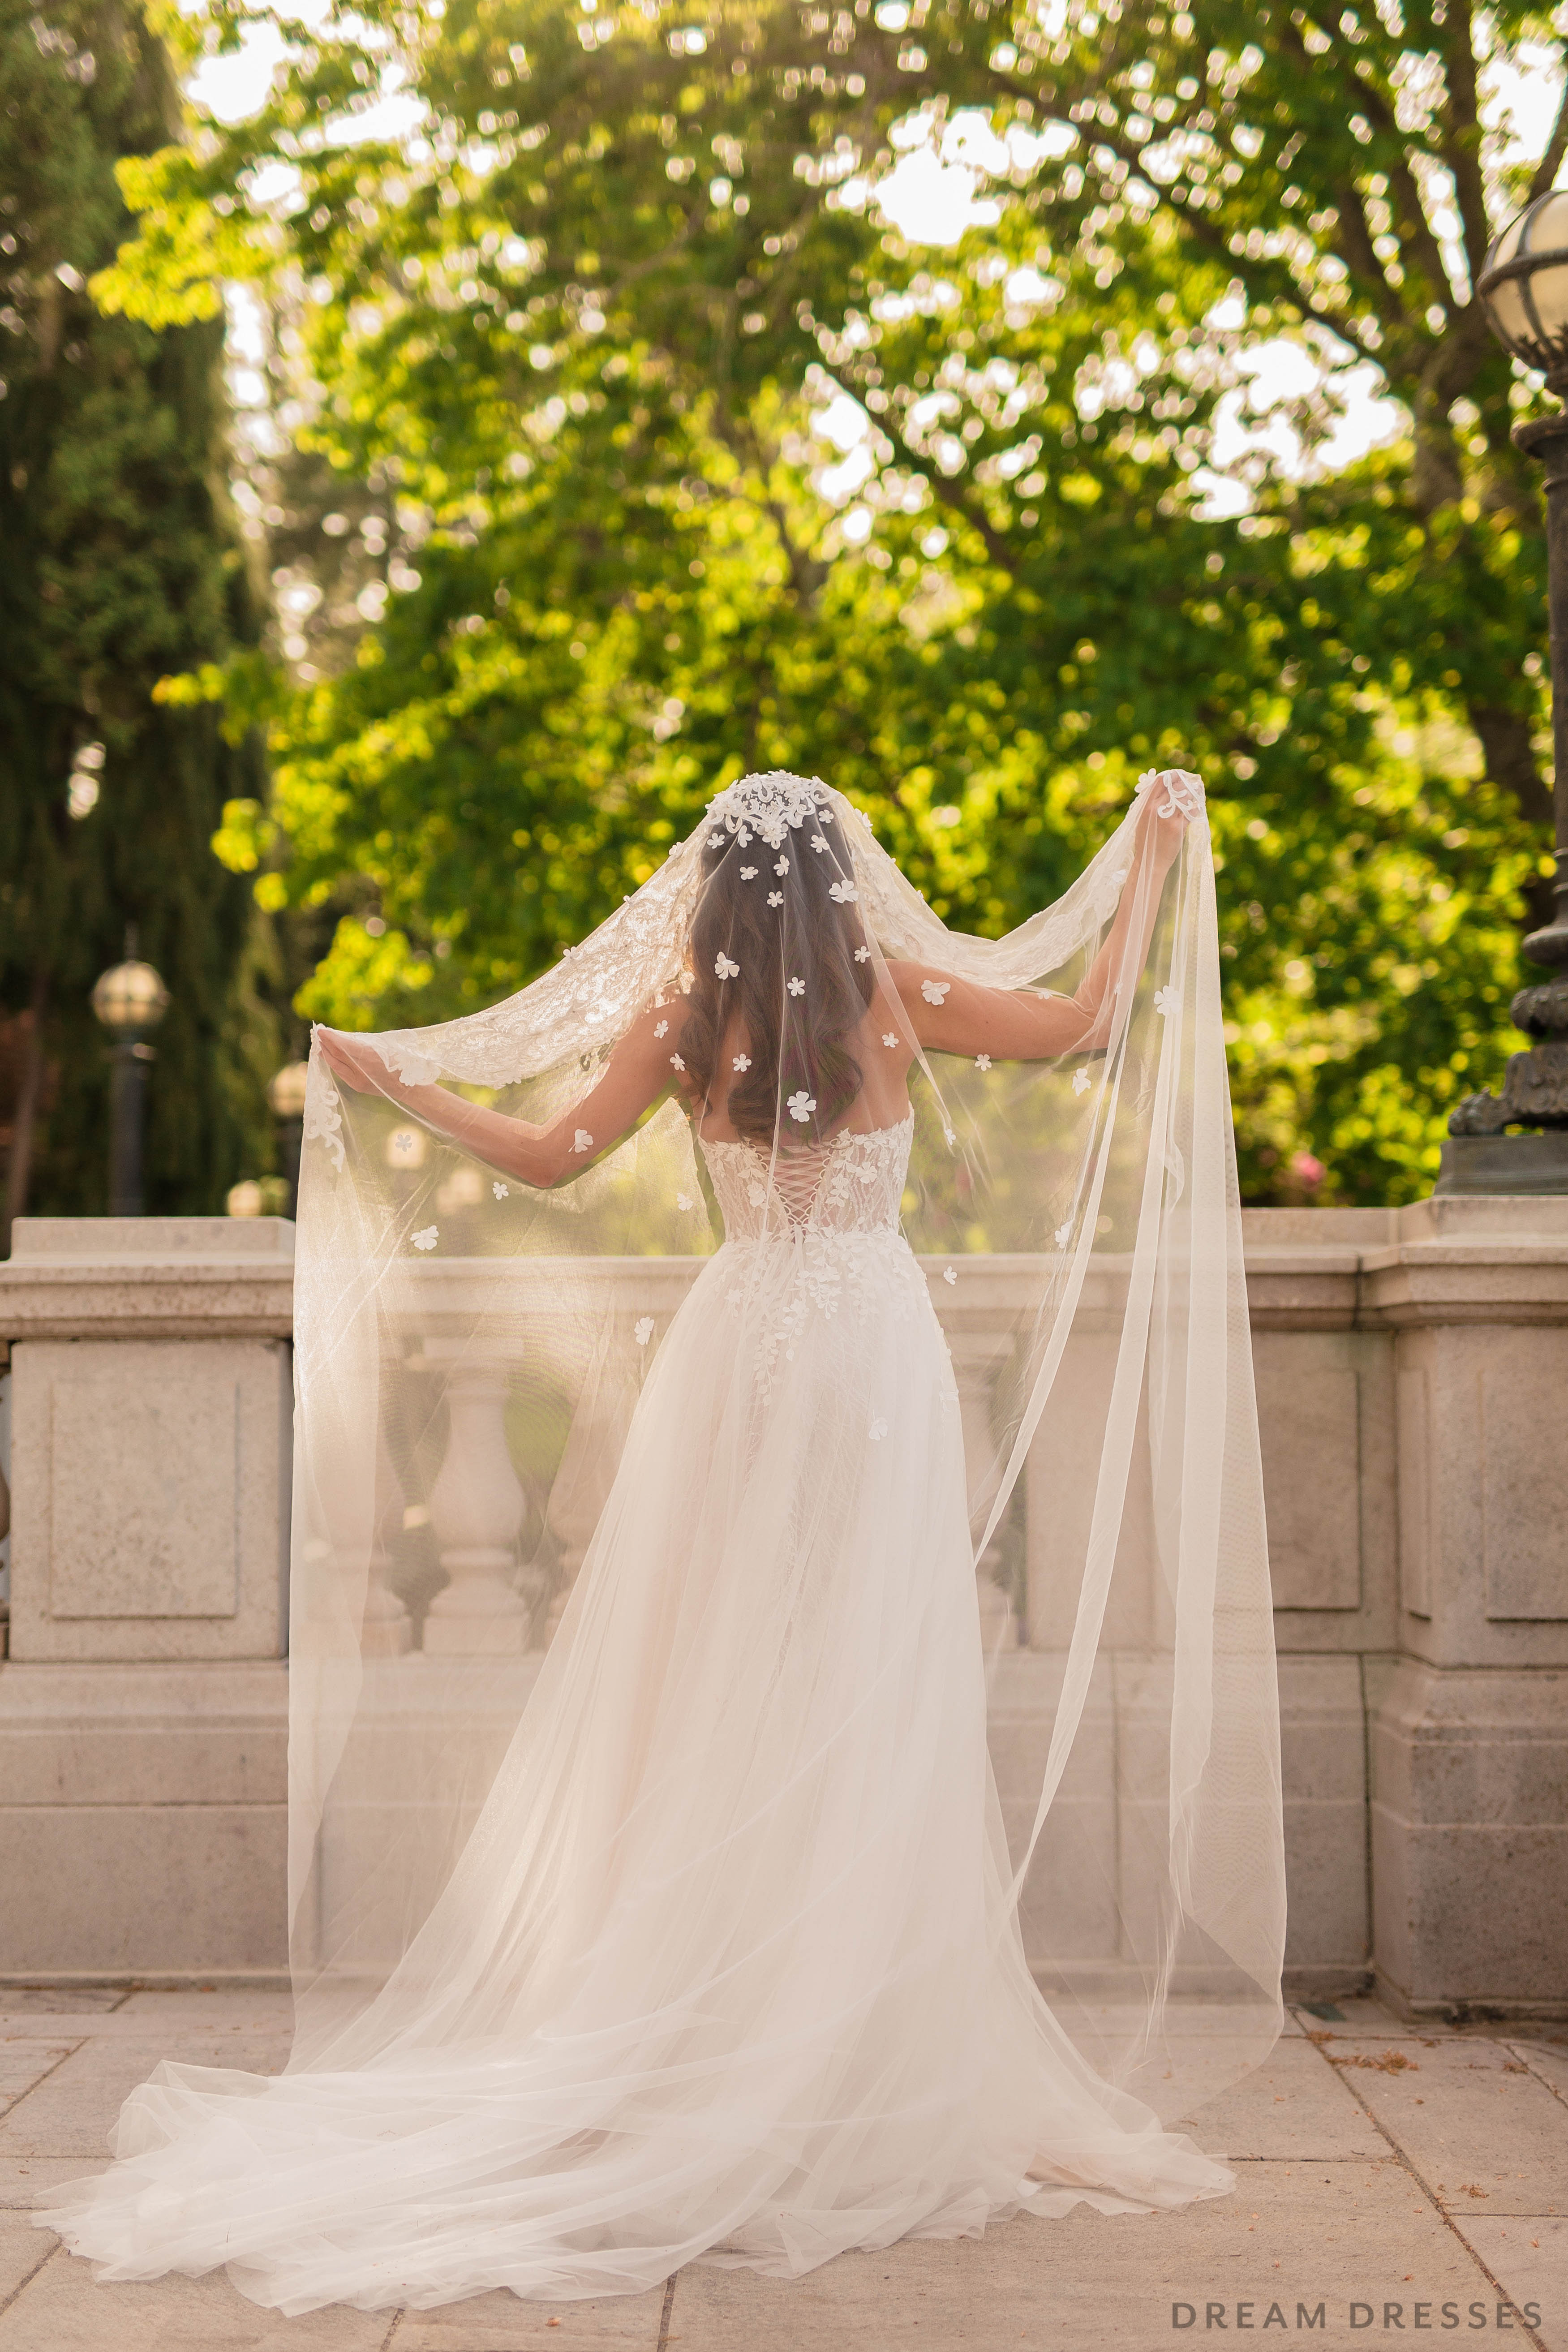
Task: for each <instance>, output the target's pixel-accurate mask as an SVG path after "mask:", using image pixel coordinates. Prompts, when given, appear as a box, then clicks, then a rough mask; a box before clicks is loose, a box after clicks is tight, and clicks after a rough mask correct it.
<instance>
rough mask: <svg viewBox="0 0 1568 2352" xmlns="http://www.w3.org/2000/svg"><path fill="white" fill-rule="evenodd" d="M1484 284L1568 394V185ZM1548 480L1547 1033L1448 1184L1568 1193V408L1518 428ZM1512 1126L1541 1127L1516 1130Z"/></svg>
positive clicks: (1472, 1098)
mask: <svg viewBox="0 0 1568 2352" xmlns="http://www.w3.org/2000/svg"><path fill="white" fill-rule="evenodd" d="M1476 291H1477V293H1478V295H1479V298H1480V301H1481V307H1482V309H1483V310H1485V312H1486V315H1487V320H1488V323H1489V326H1490V328H1491V330H1492V332H1493V334H1495V335H1496V337H1497V339H1498V341H1500V343H1501V344H1503V346H1504V347H1505V349H1507V350H1508V351H1510V352H1512V353H1513V354H1514V356H1515V358H1516V359H1521V360H1522V361H1523V362H1524V363H1525V365H1526V366H1527V367H1531V368H1538V369H1539V370H1540V371H1541V373H1542V374H1543V375H1544V376H1545V378H1546V382H1547V386H1548V389H1549V390H1550V391H1552V393H1554V394H1556V396H1557V398H1558V399H1559V400H1562V401H1568V189H1555V190H1553V191H1552V194H1550V195H1545V196H1540V197H1538V198H1537V199H1536V201H1535V203H1534V204H1532V205H1529V206H1528V207H1527V208H1526V210H1525V211H1523V212H1522V213H1521V214H1520V215H1519V217H1518V218H1517V219H1516V220H1512V221H1510V223H1509V225H1508V226H1507V228H1505V229H1504V230H1503V232H1502V235H1501V236H1500V237H1498V238H1497V239H1496V241H1495V242H1494V244H1493V246H1492V247H1491V250H1490V252H1489V254H1488V255H1487V258H1486V266H1485V268H1483V270H1482V272H1481V275H1480V277H1479V279H1478V280H1477V283H1476ZM1513 442H1514V446H1515V448H1516V449H1520V450H1522V451H1523V453H1524V455H1525V456H1526V457H1535V458H1538V459H1539V460H1540V462H1541V464H1542V468H1543V470H1544V474H1545V485H1546V594H1547V611H1548V617H1549V622H1550V628H1551V642H1552V758H1553V761H1554V763H1555V767H1556V783H1555V788H1554V792H1553V810H1554V814H1555V818H1556V827H1555V830H1556V850H1557V877H1556V881H1555V884H1554V887H1553V897H1554V901H1555V908H1556V911H1555V913H1554V914H1553V916H1552V920H1551V922H1549V923H1547V924H1546V925H1545V926H1544V927H1543V928H1542V929H1541V930H1538V931H1532V932H1531V935H1530V937H1529V938H1528V939H1527V940H1525V942H1524V952H1525V954H1526V955H1527V956H1528V957H1529V958H1530V960H1531V962H1532V963H1537V964H1542V965H1543V966H1545V968H1546V969H1547V970H1548V971H1551V972H1552V975H1553V977H1552V978H1551V979H1550V980H1546V981H1542V982H1538V983H1537V984H1536V985H1535V986H1534V987H1531V988H1521V990H1520V992H1519V993H1518V994H1517V996H1515V998H1514V1000H1513V1003H1512V1004H1511V1006H1510V1012H1511V1013H1512V1016H1513V1019H1514V1022H1515V1023H1516V1024H1517V1025H1518V1027H1520V1028H1521V1029H1522V1030H1523V1031H1524V1032H1525V1034H1526V1035H1527V1036H1529V1037H1531V1038H1533V1039H1534V1040H1535V1043H1534V1044H1533V1045H1532V1046H1531V1050H1530V1051H1529V1052H1528V1053H1523V1054H1513V1055H1510V1057H1509V1065H1508V1073H1507V1076H1506V1077H1505V1078H1504V1080H1503V1087H1502V1092H1501V1094H1500V1095H1493V1094H1476V1095H1468V1096H1467V1097H1466V1098H1465V1100H1464V1101H1463V1102H1462V1103H1460V1105H1459V1106H1458V1109H1457V1110H1456V1111H1455V1112H1454V1113H1453V1115H1452V1116H1451V1118H1449V1121H1448V1135H1449V1140H1448V1141H1447V1143H1445V1144H1444V1146H1443V1172H1442V1174H1441V1176H1440V1177H1439V1178H1438V1181H1437V1186H1436V1189H1437V1191H1438V1192H1568V407H1564V408H1563V409H1560V410H1559V412H1558V414H1557V415H1555V416H1540V417H1536V418H1534V419H1532V420H1531V423H1529V424H1527V425H1515V426H1514V429H1513ZM1510 1127H1525V1128H1539V1129H1542V1130H1543V1131H1542V1133H1540V1134H1536V1135H1516V1136H1510V1135H1506V1134H1505V1132H1504V1130H1505V1129H1508V1128H1510Z"/></svg>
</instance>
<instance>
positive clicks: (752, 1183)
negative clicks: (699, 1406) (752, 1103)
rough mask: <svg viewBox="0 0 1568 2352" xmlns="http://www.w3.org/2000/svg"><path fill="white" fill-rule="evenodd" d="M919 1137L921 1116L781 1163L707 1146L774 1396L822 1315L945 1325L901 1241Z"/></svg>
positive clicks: (738, 1292) (733, 1146)
mask: <svg viewBox="0 0 1568 2352" xmlns="http://www.w3.org/2000/svg"><path fill="white" fill-rule="evenodd" d="M914 1129H915V1122H914V1114H913V1113H912V1112H910V1115H909V1117H908V1118H903V1119H901V1120H900V1122H899V1124H898V1126H896V1127H881V1128H873V1129H871V1130H870V1132H869V1133H868V1134H863V1135H856V1134H851V1133H848V1132H844V1133H841V1134H838V1135H835V1136H832V1137H830V1138H829V1139H828V1140H827V1141H826V1143H805V1144H799V1145H796V1146H794V1147H793V1148H784V1147H781V1148H780V1149H779V1150H777V1151H775V1152H774V1153H773V1154H771V1155H770V1154H769V1153H768V1152H766V1151H764V1150H761V1149H760V1147H759V1146H757V1145H756V1144H752V1143H710V1142H708V1141H707V1140H704V1141H703V1144H702V1153H703V1157H704V1159H705V1160H707V1162H708V1169H709V1173H710V1176H711V1177H712V1180H713V1190H714V1192H715V1194H716V1196H717V1198H718V1202H719V1207H720V1210H721V1213H722V1214H723V1218H724V1228H725V1233H726V1235H727V1237H728V1245H729V1253H730V1255H731V1263H732V1273H733V1279H732V1280H731V1284H730V1286H729V1289H728V1291H727V1292H726V1294H725V1295H726V1297H728V1299H729V1302H730V1304H731V1307H734V1308H735V1309H736V1310H737V1311H738V1312H741V1313H745V1314H750V1315H752V1316H755V1317H756V1318H757V1322H758V1330H757V1384H758V1388H759V1390H760V1391H761V1393H762V1395H763V1396H764V1397H765V1396H767V1395H768V1394H769V1393H770V1392H771V1391H772V1389H773V1383H774V1381H775V1380H776V1378H777V1376H778V1369H779V1365H780V1362H781V1360H782V1361H783V1362H784V1363H793V1362H794V1361H795V1347H796V1343H797V1342H798V1340H799V1339H800V1337H801V1334H802V1332H803V1331H804V1330H805V1327H806V1324H807V1322H808V1320H809V1319H810V1318H811V1317H813V1316H814V1315H816V1316H820V1317H822V1318H824V1320H826V1321H829V1322H831V1321H832V1320H833V1318H835V1317H836V1316H837V1314H838V1313H839V1310H840V1308H841V1307H844V1306H845V1305H846V1303H849V1304H850V1305H851V1306H852V1307H854V1309H855V1310H856V1312H857V1313H859V1314H867V1313H871V1312H874V1311H878V1310H880V1311H883V1312H890V1313H892V1314H893V1315H894V1316H896V1317H897V1318H899V1319H900V1321H902V1320H905V1319H907V1318H909V1317H910V1316H913V1315H920V1314H923V1315H924V1316H926V1317H928V1318H930V1319H931V1323H932V1325H933V1326H934V1325H935V1323H936V1315H935V1310H934V1308H933V1307H932V1306H931V1295H930V1292H929V1291H928V1290H927V1288H926V1283H925V1277H924V1276H923V1275H922V1274H921V1270H920V1267H919V1265H917V1264H916V1261H915V1258H914V1255H913V1253H912V1251H911V1250H910V1247H909V1244H907V1242H906V1241H905V1240H904V1237H903V1235H902V1234H901V1233H900V1230H899V1212H900V1205H901V1203H902V1200H903V1191H904V1177H905V1174H906V1171H908V1168H909V1163H910V1145H911V1144H912V1142H913V1140H914ZM942 1352H943V1356H944V1358H945V1354H946V1350H945V1348H944V1349H943V1351H942ZM944 1386H945V1383H944Z"/></svg>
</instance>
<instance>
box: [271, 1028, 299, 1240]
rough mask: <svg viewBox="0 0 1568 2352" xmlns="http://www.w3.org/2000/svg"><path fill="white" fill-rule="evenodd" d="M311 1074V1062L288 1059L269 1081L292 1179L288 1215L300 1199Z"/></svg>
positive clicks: (286, 1170)
mask: <svg viewBox="0 0 1568 2352" xmlns="http://www.w3.org/2000/svg"><path fill="white" fill-rule="evenodd" d="M309 1078H310V1064H309V1063H308V1062H285V1063H284V1065H283V1067H282V1068H281V1069H280V1070H276V1071H274V1073H273V1075H272V1076H271V1077H270V1078H269V1079H268V1082H267V1100H268V1104H269V1106H270V1108H271V1111H272V1116H273V1118H275V1119H276V1120H277V1121H278V1128H279V1143H280V1144H281V1146H282V1150H281V1151H280V1153H279V1160H280V1161H281V1165H282V1172H283V1174H284V1176H285V1177H287V1179H288V1181H289V1204H288V1207H287V1208H286V1209H285V1210H284V1212H283V1213H284V1215H285V1216H287V1217H291V1216H292V1215H293V1214H294V1212H295V1210H296V1209H297V1208H298V1206H299V1202H300V1150H302V1148H303V1145H304V1139H305V1087H306V1084H307V1081H308V1080H309Z"/></svg>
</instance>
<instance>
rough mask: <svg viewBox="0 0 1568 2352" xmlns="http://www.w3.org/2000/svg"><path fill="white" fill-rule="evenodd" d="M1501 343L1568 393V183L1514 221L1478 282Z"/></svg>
mask: <svg viewBox="0 0 1568 2352" xmlns="http://www.w3.org/2000/svg"><path fill="white" fill-rule="evenodd" d="M1476 291H1477V293H1478V294H1479V296H1480V299H1481V307H1482V308H1483V310H1485V311H1486V314H1487V320H1488V323H1489V326H1490V328H1491V331H1492V332H1493V334H1494V335H1495V336H1496V337H1497V339H1498V341H1499V342H1500V343H1502V344H1504V345H1505V346H1506V347H1507V349H1508V350H1509V351H1510V352H1512V353H1513V355H1514V357H1515V358H1516V359H1520V360H1522V361H1523V362H1524V364H1525V366H1526V367H1531V368H1539V369H1540V371H1541V373H1542V375H1543V376H1544V377H1545V378H1546V381H1547V383H1549V384H1550V385H1551V386H1552V391H1553V392H1555V393H1558V394H1563V393H1564V392H1568V188H1554V189H1553V190H1552V193H1551V194H1550V195H1545V196H1538V197H1537V198H1536V200H1535V202H1534V203H1533V204H1532V205H1527V206H1526V208H1525V210H1524V211H1523V212H1521V214H1520V215H1519V216H1518V218H1517V219H1516V220H1511V221H1510V223H1509V225H1508V226H1507V227H1506V228H1505V229H1504V231H1503V233H1502V235H1501V236H1500V237H1498V238H1496V239H1495V240H1494V242H1493V244H1492V247H1491V250H1490V251H1489V254H1488V255H1487V257H1486V265H1485V267H1484V268H1483V269H1482V271H1481V274H1480V277H1479V278H1478V280H1477V281H1476Z"/></svg>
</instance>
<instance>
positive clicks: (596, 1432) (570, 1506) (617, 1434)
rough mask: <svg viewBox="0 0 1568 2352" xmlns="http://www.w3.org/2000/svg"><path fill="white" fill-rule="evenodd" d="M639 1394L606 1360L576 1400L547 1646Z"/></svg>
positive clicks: (555, 1509)
mask: <svg viewBox="0 0 1568 2352" xmlns="http://www.w3.org/2000/svg"><path fill="white" fill-rule="evenodd" d="M636 1404H637V1383H636V1381H635V1380H633V1379H631V1378H629V1377H628V1376H627V1375H626V1371H625V1369H624V1366H622V1365H619V1364H617V1363H616V1360H615V1358H614V1357H613V1356H611V1355H606V1356H605V1358H604V1359H603V1360H600V1361H599V1362H597V1363H595V1364H594V1365H593V1366H591V1367H590V1369H589V1373H588V1377H587V1379H586V1380H585V1381H584V1386H583V1388H582V1390H581V1391H579V1393H578V1395H577V1397H576V1399H575V1402H574V1409H573V1414H572V1429H571V1433H570V1435H569V1436H568V1438H567V1441H566V1450H565V1452H564V1453H563V1455H562V1457H561V1466H560V1468H559V1469H558V1470H557V1471H556V1474H555V1480H554V1484H553V1485H552V1487H551V1490H550V1503H549V1509H548V1513H547V1520H548V1528H549V1534H550V1536H551V1537H552V1538H553V1541H554V1545H555V1549H556V1559H555V1562H554V1578H555V1591H554V1596H553V1598H552V1601H551V1603H550V1610H549V1614H548V1616H547V1619H546V1622H545V1626H544V1631H543V1639H544V1642H545V1643H546V1645H548V1643H549V1642H550V1640H551V1638H552V1635H553V1634H554V1632H555V1629H556V1627H557V1626H558V1625H559V1624H560V1622H561V1619H562V1615H563V1612H564V1610H565V1607H566V1603H567V1601H568V1600H569V1599H570V1598H571V1593H572V1587H573V1586H574V1583H575V1582H576V1580H577V1571H578V1570H579V1569H580V1568H581V1567H582V1565H583V1561H584V1556H585V1554H586V1552H587V1549H588V1546H589V1544H590V1543H591V1541H592V1540H593V1535H594V1530H595V1528H596V1527H597V1526H598V1524H599V1517H600V1514H601V1513H602V1512H603V1510H604V1507H605V1502H606V1501H607V1500H608V1497H609V1492H610V1486H611V1482H612V1480H613V1479H614V1477H615V1474H616V1464H617V1463H618V1462H619V1460H620V1456H621V1447H622V1445H623V1444H624V1443H625V1440H626V1431H627V1429H628V1428H629V1427H630V1425H631V1417H632V1413H633V1411H634V1410H635V1408H636Z"/></svg>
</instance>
